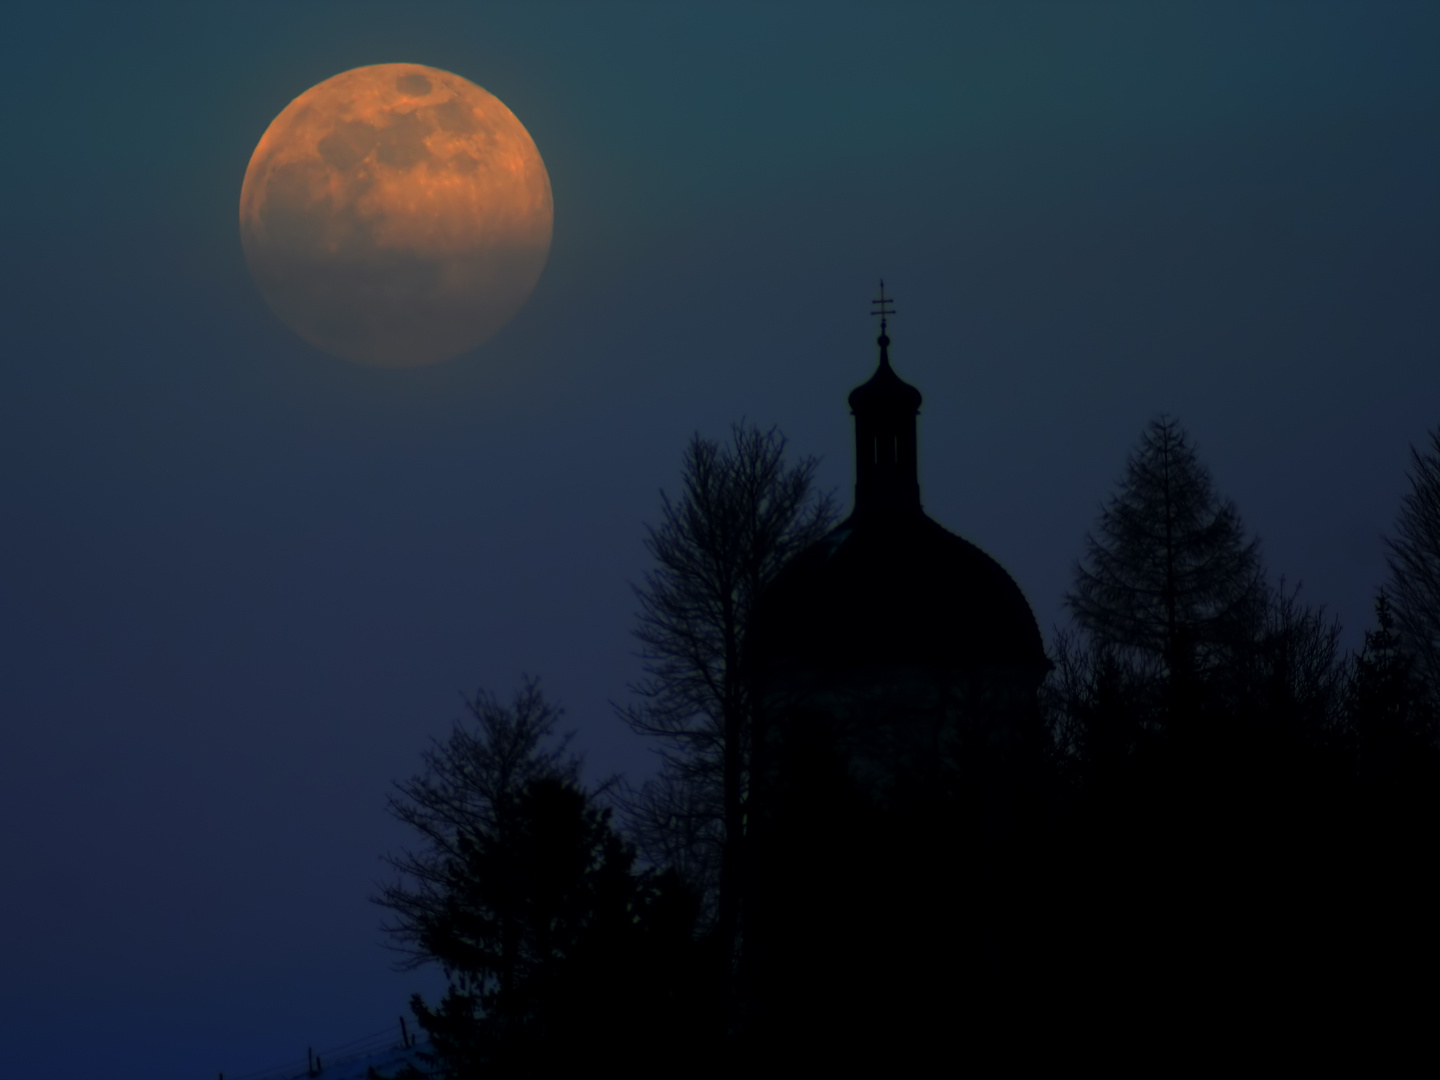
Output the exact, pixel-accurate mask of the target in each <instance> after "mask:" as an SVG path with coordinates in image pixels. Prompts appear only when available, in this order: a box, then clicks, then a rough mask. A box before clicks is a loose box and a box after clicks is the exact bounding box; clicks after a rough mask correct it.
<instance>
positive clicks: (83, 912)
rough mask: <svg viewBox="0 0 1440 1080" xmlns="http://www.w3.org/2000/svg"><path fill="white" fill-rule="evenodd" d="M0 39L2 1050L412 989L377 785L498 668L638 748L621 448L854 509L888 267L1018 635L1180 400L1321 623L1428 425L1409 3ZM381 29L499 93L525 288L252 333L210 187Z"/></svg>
mask: <svg viewBox="0 0 1440 1080" xmlns="http://www.w3.org/2000/svg"><path fill="white" fill-rule="evenodd" d="M4 42H5V43H4V45H3V46H0V49H3V59H4V71H5V75H4V80H5V93H4V94H3V96H0V110H3V113H4V117H3V120H4V122H3V130H4V132H5V138H4V144H3V146H4V149H3V150H0V154H3V155H4V167H3V169H0V195H3V197H0V207H3V210H0V242H3V248H0V250H3V259H0V275H3V289H0V296H3V298H4V299H3V302H0V350H3V352H0V355H3V357H4V360H3V373H4V383H3V387H0V498H3V507H4V527H3V531H0V554H3V557H4V572H3V574H0V644H3V660H0V723H3V734H4V744H5V749H4V751H3V752H0V840H3V850H4V851H5V853H6V863H7V868H6V870H5V871H4V874H5V879H4V880H5V886H4V888H3V890H0V926H4V927H5V931H4V933H5V935H6V940H5V942H4V948H3V954H4V957H5V960H4V969H3V970H4V978H3V980H0V1035H3V1042H4V1045H5V1053H4V1058H3V1061H4V1064H3V1066H0V1067H3V1069H4V1071H5V1072H6V1073H7V1075H8V1074H12V1073H13V1074H14V1075H22V1076H29V1075H42V1074H43V1075H66V1076H68V1075H75V1076H79V1075H98V1074H100V1073H101V1072H102V1071H103V1074H104V1075H107V1076H111V1077H130V1076H134V1077H146V1078H149V1080H171V1078H174V1080H182V1078H193V1077H207V1076H214V1075H215V1074H216V1072H217V1071H219V1070H224V1071H225V1073H226V1075H227V1076H238V1075H240V1074H243V1073H245V1072H248V1071H252V1070H255V1069H259V1068H262V1067H264V1066H267V1065H270V1064H275V1063H280V1062H284V1061H286V1060H289V1059H292V1058H294V1057H296V1056H303V1053H304V1049H305V1047H306V1046H307V1045H313V1046H315V1047H316V1048H324V1047H327V1046H330V1045H333V1044H337V1043H341V1042H344V1041H346V1040H347V1039H350V1038H353V1037H356V1036H358V1035H363V1034H366V1033H368V1032H370V1031H373V1030H376V1029H378V1028H380V1027H383V1026H384V1025H386V1024H388V1023H392V1022H393V1021H394V1018H395V1017H396V1016H397V1015H398V1014H399V1013H401V1012H402V1011H404V1009H405V1002H406V999H407V997H408V995H409V993H410V991H411V990H413V989H417V988H423V989H425V990H427V991H433V990H434V988H435V986H436V985H437V982H436V979H435V977H434V976H433V975H414V974H397V973H396V972H394V971H392V970H391V964H392V962H393V959H394V957H393V955H392V954H390V953H387V952H386V950H385V949H384V947H383V945H384V942H383V939H382V937H381V935H380V933H379V931H378V922H379V919H380V912H379V910H378V909H376V908H375V907H373V905H371V904H369V903H368V902H367V897H368V896H369V895H371V894H372V893H373V892H374V889H375V882H377V881H379V880H381V879H383V878H384V877H385V876H386V871H385V868H384V867H383V866H382V864H381V863H380V861H379V860H380V856H381V855H382V854H383V853H385V852H386V851H395V850H397V849H399V848H400V847H402V846H403V845H405V844H406V843H407V842H408V840H409V837H408V836H407V835H406V834H405V833H404V832H403V831H402V830H401V828H400V827H399V826H398V825H397V824H395V823H393V822H392V821H391V820H390V819H389V818H387V816H386V814H385V812H384V804H385V797H386V794H387V792H388V791H389V790H391V788H390V785H391V783H392V781H393V780H395V779H400V778H404V777H407V776H409V775H411V774H412V773H413V772H414V771H415V770H416V769H417V768H418V766H419V761H420V759H419V755H420V752H421V751H422V749H423V748H424V747H425V746H426V745H427V742H428V740H429V739H430V738H431V737H434V736H443V735H444V734H445V733H446V732H447V731H448V730H449V726H450V724H451V722H452V721H453V720H454V719H455V718H456V717H458V716H459V715H460V714H461V712H462V705H461V695H462V694H471V693H473V692H474V691H475V690H476V689H477V688H487V689H491V690H493V691H495V692H496V693H498V694H500V695H501V696H508V695H509V693H510V692H511V690H512V688H513V687H515V686H516V685H517V684H518V682H519V681H520V679H521V677H522V674H524V673H530V674H534V675H539V676H540V677H541V678H542V680H543V685H544V686H545V687H546V688H547V689H548V691H549V692H550V694H551V695H552V696H553V697H555V698H557V699H558V700H559V701H560V702H561V703H562V704H563V705H564V706H565V707H566V709H567V721H568V723H569V725H570V726H572V727H573V728H574V729H575V730H576V731H577V733H578V734H577V745H578V746H579V748H580V749H582V750H584V751H585V753H586V755H587V760H588V762H589V765H590V769H591V771H592V773H594V774H597V775H599V774H604V773H609V772H611V771H614V770H624V771H625V772H626V773H627V774H628V775H629V776H631V777H632V778H636V779H638V778H640V777H642V776H643V775H644V774H645V772H646V770H647V769H648V768H649V756H648V752H647V748H646V747H645V746H644V745H643V744H642V743H640V742H639V741H638V740H637V739H636V738H635V737H633V736H632V735H631V734H630V733H629V732H628V731H627V730H626V729H625V728H624V727H623V726H622V725H621V724H620V722H619V721H618V720H616V719H615V717H614V715H613V712H612V708H611V704H610V703H611V702H614V701H623V700H624V699H625V698H626V695H627V690H626V687H627V683H629V682H630V681H632V680H633V679H634V678H635V677H636V676H637V675H638V674H639V669H638V664H637V661H636V660H635V658H634V656H633V650H634V645H633V643H632V640H631V638H630V628H631V626H632V623H633V614H634V601H633V598H632V595H631V592H630V585H629V583H630V582H634V581H637V580H639V579H640V577H641V575H642V574H643V572H644V570H645V568H646V555H645V552H644V549H643V546H642V539H643V535H644V532H643V529H644V524H645V523H646V522H647V521H648V522H654V521H656V519H657V514H656V510H657V505H658V492H659V490H660V489H661V488H669V489H671V490H673V489H674V487H675V485H676V482H677V478H678V467H679V460H680V453H681V450H682V448H683V446H684V443H685V441H686V439H687V438H688V437H689V436H690V434H691V433H692V432H694V431H696V430H698V431H700V432H702V433H704V434H707V435H710V436H723V435H724V434H725V433H726V431H727V428H728V425H729V424H730V423H731V422H732V421H734V420H737V419H739V418H741V417H746V418H748V419H750V420H751V421H754V422H756V423H758V424H760V425H762V426H766V427H768V426H770V425H778V426H779V427H780V428H781V429H782V430H783V431H784V432H785V433H786V434H787V435H788V436H789V438H790V441H791V445H792V447H793V448H794V450H795V451H797V452H799V453H810V454H816V455H820V456H822V457H823V459H824V461H823V466H822V469H821V478H822V481H823V484H824V486H826V487H834V488H836V489H838V490H839V493H840V495H841V497H842V501H843V502H847V503H848V498H849V489H850V484H851V464H850V459H851V454H852V449H851V446H852V444H851V429H850V418H849V415H848V412H847V409H846V406H845V395H846V394H847V393H848V391H849V390H850V389H851V387H853V386H854V385H856V384H857V383H859V382H861V381H862V380H864V379H865V378H866V377H868V375H869V374H870V372H871V370H872V369H873V366H874V361H875V349H874V337H875V327H874V320H872V319H871V318H870V317H869V314H868V312H869V304H868V301H869V299H870V297H871V296H873V295H874V291H875V282H876V278H877V277H879V276H880V275H882V274H883V275H884V277H885V279H886V283H887V287H888V288H889V290H890V291H891V292H893V293H894V295H895V296H896V298H897V305H896V306H897V309H898V312H899V314H898V315H897V316H896V317H895V319H894V320H893V322H892V323H891V335H892V337H893V340H894V345H893V346H892V358H893V360H894V362H895V366H896V369H897V370H898V371H899V373H900V374H901V375H902V376H903V377H904V378H906V379H907V380H909V381H910V382H912V383H914V384H915V385H917V386H918V387H919V388H920V389H921V391H922V392H923V393H924V395H925V405H924V408H923V412H922V416H921V420H920V447H921V450H920V453H921V458H920V461H921V466H920V467H921V483H922V496H923V498H924V502H925V505H926V509H927V510H928V511H929V513H930V514H931V516H933V517H935V518H936V519H937V520H939V521H940V522H941V523H942V524H944V525H946V526H948V527H949V528H951V529H953V530H955V531H957V532H959V533H961V534H962V535H964V536H966V537H967V538H969V539H971V540H973V541H975V542H976V543H978V544H980V545H981V546H982V547H983V548H985V549H986V550H988V551H989V552H990V553H991V554H992V555H994V556H995V557H996V558H998V559H999V560H1000V562H1001V563H1003V564H1004V565H1005V566H1006V567H1007V568H1008V569H1009V570H1010V572H1011V573H1012V575H1013V576H1014V577H1015V578H1016V580H1017V581H1018V582H1019V584H1020V585H1021V587H1022V588H1023V589H1024V591H1025V593H1026V595H1027V596H1028V597H1029V599H1030V602H1031V604H1032V606H1033V607H1034V609H1035V612H1036V615H1037V617H1038V619H1039V621H1040V624H1041V626H1042V628H1044V629H1045V630H1046V632H1047V639H1048V637H1049V631H1050V628H1051V627H1052V626H1054V625H1055V624H1057V623H1058V622H1060V621H1062V619H1063V610H1062V607H1061V597H1062V595H1063V593H1064V591H1065V588H1066V586H1067V583H1068V580H1069V573H1070V567H1071V564H1072V562H1073V560H1074V559H1075V558H1076V557H1077V556H1078V555H1079V554H1080V552H1081V550H1082V544H1083V538H1084V536H1085V533H1086V531H1087V529H1088V528H1090V526H1091V525H1092V523H1093V521H1094V518H1095V514H1096V511H1097V509H1098V507H1099V505H1100V504H1101V502H1102V501H1103V500H1104V499H1105V498H1107V497H1108V496H1109V494H1110V493H1111V492H1112V491H1113V489H1114V485H1115V482H1116V480H1117V479H1118V478H1119V476H1120V475H1121V473H1122V471H1123V468H1124V461H1125V457H1126V455H1127V453H1128V452H1129V451H1130V449H1131V448H1132V447H1133V445H1134V444H1135V442H1136V440H1137V438H1138V436H1139V434H1140V432H1141V430H1142V429H1143V427H1144V426H1145V425H1146V423H1147V422H1148V421H1149V420H1150V419H1152V418H1153V417H1155V416H1157V415H1159V414H1160V413H1162V412H1168V413H1170V414H1172V415H1174V416H1176V417H1178V418H1179V419H1180V421H1181V422H1182V424H1183V425H1184V426H1185V427H1186V429H1187V430H1188V431H1189V433H1190V435H1191V436H1192V438H1193V440H1194V442H1195V443H1196V445H1197V446H1198V448H1199V452H1200V455H1201V457H1202V459H1203V460H1204V461H1205V462H1206V463H1207V464H1208V465H1209V467H1210V468H1211V471H1212V473H1213V475H1214V478H1215V481H1216V484H1217V486H1218V488H1219V489H1220V491H1221V492H1222V493H1223V494H1225V495H1227V496H1229V497H1231V498H1233V499H1234V500H1235V501H1236V503H1237V504H1238V506H1239V509H1240V512H1241V515H1242V517H1243V520H1244V522H1245V524H1246V526H1247V527H1248V528H1249V529H1251V530H1252V531H1254V532H1255V533H1257V534H1258V535H1259V536H1260V537H1261V540H1262V544H1263V550H1264V552H1265V556H1266V560H1267V563H1268V566H1269V569H1270V572H1271V575H1272V577H1273V578H1275V579H1277V580H1278V578H1279V577H1280V575H1282V574H1283V575H1285V576H1286V578H1287V580H1289V581H1290V582H1292V583H1293V582H1296V581H1303V583H1304V593H1303V595H1304V596H1305V597H1308V598H1309V600H1310V601H1311V602H1312V603H1317V604H1318V603H1323V604H1325V605H1326V607H1327V609H1328V610H1329V611H1332V612H1334V613H1336V614H1338V615H1339V616H1340V618H1341V619H1342V620H1343V623H1344V626H1345V641H1346V643H1347V645H1354V644H1357V643H1358V641H1359V638H1360V635H1361V634H1362V633H1363V631H1364V630H1365V629H1366V627H1367V626H1368V625H1369V619H1370V607H1371V602H1372V598H1373V595H1374V590H1375V588H1376V587H1377V586H1378V585H1380V584H1381V583H1382V581H1383V580H1384V576H1385V568H1384V548H1383V544H1382V540H1381V537H1382V535H1383V534H1384V533H1385V532H1386V531H1387V530H1388V529H1389V528H1390V526H1391V523H1392V522H1393V520H1394V515H1395V512H1396V509H1397V507H1398V505H1399V499H1400V497H1401V495H1402V493H1403V491H1404V490H1405V487H1406V479H1405V471H1406V465H1407V456H1408V453H1409V450H1408V448H1409V446H1410V445H1411V444H1412V443H1420V442H1421V441H1422V440H1424V439H1425V438H1426V432H1427V429H1429V428H1430V427H1432V426H1434V425H1437V424H1440V368H1437V359H1440V348H1437V346H1440V319H1437V311H1440V205H1437V194H1440V138H1437V134H1440V64H1436V62H1435V57H1436V56H1440V7H1437V6H1436V5H1434V4H1431V3H1413V4H1387V3H1377V2H1367V3H1363V4H1362V3H1359V2H1355V3H1349V4H1328V3H1322V2H1319V0H1307V2H1306V3H1303V4H1302V3H1296V2H1286V3H1276V4H1265V3H1255V2H1247V3H1243V4H1241V3H1237V4H1225V3H1217V2H1216V0H1206V2H1204V3H1196V4H1190V5H1180V4H1165V5H1161V4H1155V3H1152V2H1143V3H1135V4H1126V5H1119V4H1101V3H1088V4H1073V3H1053V4H1032V5H1027V4H1023V3H1018V2H1009V3H1004V4H1001V3H984V4H979V3H977V4H969V5H962V4H956V3H947V4H937V5H935V6H933V7H932V6H921V5H913V6H903V5H901V6H891V7H877V6H876V5H874V4H863V5H862V4H845V3H839V2H829V3H825V4H816V5H807V6H802V5H798V4H796V5H774V4H768V3H767V4H755V5H753V6H746V5H743V4H739V3H734V2H730V3H725V4H716V5H714V6H711V7H709V8H707V7H705V6H703V5H700V4H698V3H687V4H673V5H663V4H646V5H638V6H628V7H627V6H624V5H621V4H617V3H613V2H611V3H605V4H596V3H590V2H585V3H577V4H573V5H564V4H545V3H526V4H506V5H485V4H476V3H468V4H458V3H423V2H417V3H411V4H406V5H395V4H374V3H369V4H367V3H354V2H352V3H345V4H338V3H323V2H314V3H306V4H303V5H300V4H256V3H250V4H245V5H218V4H203V5H199V4H186V5H175V6H173V7H172V6H165V5H160V4H146V5H139V6H138V7H137V6H136V5H116V4H98V3H97V4H90V5H76V4H69V5H66V4H51V5H44V6H43V8H42V7H41V6H40V5H34V6H32V8H31V9H30V10H29V11H28V12H25V13H22V14H19V15H18V16H17V15H16V14H15V13H11V14H10V15H9V16H8V18H7V26H6V33H5V36H4ZM390 61H411V62H416V63H423V64H428V65H432V66H436V67H440V68H445V69H448V70H451V71H455V72H457V73H459V74H461V75H464V76H465V77H466V78H468V79H470V80H472V81H474V82H476V83H479V84H480V85H481V86H484V87H485V88H486V89H488V90H490V91H491V92H492V93H494V94H496V95H497V96H499V97H500V98H501V100H503V101H504V102H505V103H506V104H507V105H508V106H509V107H510V108H511V109H512V110H513V111H514V112H515V113H516V114H517V115H518V116H519V117H520V119H521V121H522V122H523V123H524V124H525V125H526V126H527V128H528V129H529V131H530V133H531V135H532V136H533V137H534V139H535V141H536V143H537V145H538V146H539V148H540V151H541V153H542V154H543V155H544V157H545V161H546V164H547V166H548V168H549V171H550V178H551V182H552V185H553V189H554V197H555V241H554V247H553V249H552V252H551V256H550V263H549V266H548V268H547V269H546V271H545V275H544V277H543V278H542V279H541V282H540V285H539V287H538V289H537V291H536V293H535V295H534V297H533V298H532V300H531V302H530V304H529V306H528V307H527V308H526V309H525V310H524V311H523V312H522V314H521V315H520V316H519V317H518V318H517V319H516V321H515V322H514V323H512V324H511V325H510V326H509V327H508V328H507V329H506V330H505V331H503V332H502V333H501V334H500V335H499V336H498V337H497V338H495V339H494V340H493V341H492V342H490V343H489V344H487V345H486V346H484V347H483V348H482V349H480V350H478V351H476V352H475V353H473V354H470V355H467V356H464V357H461V358H459V359H457V360H454V361H452V362H450V363H448V364H445V365H441V366H439V367H435V368H431V369H425V370H418V371H383V370H375V369H367V368H361V367H357V366H353V365H350V364H347V363H345V362H343V361H340V360H336V359H333V358H331V357H328V356H325V355H323V354H321V353H318V352H316V351H315V350H313V349H312V348H310V347H309V346H307V345H306V344H304V343H303V342H302V341H300V340H299V339H298V338H297V337H295V336H294V335H293V334H292V333H290V332H289V331H288V330H287V329H286V328H285V327H284V326H283V325H282V324H280V323H279V322H278V320H277V319H276V318H275V317H274V316H273V315H272V314H271V313H270V311H269V310H268V308H266V306H265V304H264V302H263V301H262V300H261V298H260V296H259V295H258V293H257V292H256V290H255V288H254V287H253V285H252V284H251V282H250V280H249V278H248V276H247V272H246V268H245V264H244V260H243V257H242V254H241V250H240V243H239V237H238V231H237V220H236V219H237V201H238V197H239V191H240V182H241V179H242V178H243V176H244V172H245V166H246V163H247V162H248V160H249V156H250V153H251V151H252V150H253V148H254V146H255V143H256V142H257V141H258V140H259V138H260V135H261V134H262V133H263V132H264V130H265V128H266V126H267V125H268V124H269V123H270V121H271V120H272V119H273V118H274V116H275V115H276V114H277V113H278V112H279V111H280V110H281V109H282V108H284V106H285V105H286V104H287V103H288V102H289V101H290V100H291V99H292V98H293V97H295V96H296V95H298V94H299V93H301V92H302V91H304V90H305V89H306V88H308V87H310V86H312V85H314V84H315V83H317V82H319V81H321V80H323V79H325V78H327V77H329V76H331V75H333V74H335V73H337V72H339V71H342V70H345V69H347V68H351V67H355V66H359V65H363V64H373V63H382V62H390ZM1057 903H1063V898H1057Z"/></svg>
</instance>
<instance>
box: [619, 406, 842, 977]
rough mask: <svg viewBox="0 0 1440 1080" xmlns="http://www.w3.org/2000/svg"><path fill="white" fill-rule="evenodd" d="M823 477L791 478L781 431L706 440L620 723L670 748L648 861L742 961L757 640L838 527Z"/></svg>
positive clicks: (693, 466) (652, 793)
mask: <svg viewBox="0 0 1440 1080" xmlns="http://www.w3.org/2000/svg"><path fill="white" fill-rule="evenodd" d="M817 464H818V462H817V461H816V459H814V458H810V457H807V458H804V459H802V460H801V461H800V462H799V463H798V464H797V465H795V466H793V467H791V466H788V465H787V464H786V462H785V440H784V438H783V437H782V436H781V435H780V434H779V433H778V432H776V431H774V430H771V431H768V432H762V431H760V430H758V429H757V428H755V427H753V426H749V425H746V424H743V423H742V424H737V425H736V426H735V427H734V428H733V429H732V431H731V438H730V442H729V444H728V445H722V444H720V443H718V442H714V441H711V440H708V439H704V438H701V437H700V436H699V435H698V434H697V435H696V436H695V437H694V438H692V439H691V441H690V444H689V445H688V446H687V447H686V449H685V454H684V459H683V466H682V479H681V484H682V489H681V494H680V497H679V498H678V499H676V500H674V501H672V500H671V499H670V497H669V496H668V495H666V494H665V493H664V492H662V493H661V521H660V525H659V526H658V527H656V528H651V529H649V534H648V536H647V538H646V541H645V543H646V547H647V548H648V549H649V551H650V553H651V555H653V556H654V559H655V565H654V569H652V570H651V571H650V572H649V573H647V574H646V576H645V581H644V583H643V584H642V585H639V586H637V587H636V588H635V595H636V597H637V599H638V600H639V603H640V611H639V625H638V627H637V628H636V631H635V634H636V637H637V638H639V640H640V644H641V656H642V658H643V659H644V662H645V671H646V678H645V679H644V680H643V681H641V682H640V683H638V684H637V685H636V686H634V687H632V689H633V690H635V691H636V692H637V694H638V695H639V699H640V700H639V702H638V703H637V704H635V705H632V706H629V707H626V708H622V709H621V710H620V712H621V714H622V715H623V717H624V718H625V720H626V721H627V722H628V723H629V724H630V726H631V727H632V728H633V729H634V730H635V731H637V732H639V733H641V734H643V735H648V736H654V737H656V738H659V739H661V740H662V741H663V746H662V749H661V751H660V752H661V755H662V759H663V760H662V771H661V776H660V778H659V779H658V780H656V781H652V783H651V784H650V785H649V786H648V787H647V789H646V790H645V791H644V792H643V793H642V794H641V796H640V798H639V799H637V800H635V802H634V804H633V806H632V811H633V812H632V820H633V822H634V827H635V829H636V833H637V837H638V838H639V839H640V841H641V843H642V845H643V846H644V848H645V849H646V853H647V855H649V856H650V857H651V858H652V859H656V860H657V861H658V860H660V859H664V860H665V861H667V862H669V863H670V864H672V865H677V866H680V867H684V868H685V869H686V870H688V872H689V874H690V877H691V879H692V881H693V882H694V883H695V884H697V885H700V886H702V887H705V888H707V889H708V890H709V892H710V895H709V897H707V900H708V902H709V904H710V905H711V912H712V917H713V918H714V920H715V924H716V929H717V930H718V931H719V933H720V934H721V936H722V939H723V940H725V941H726V942H727V943H728V947H729V948H730V949H731V950H732V952H731V956H732V960H733V959H734V952H733V950H734V948H735V946H736V941H737V928H738V926H739V897H740V889H741V886H740V878H741V875H742V873H743V865H744V853H743V847H744V837H745V813H746V802H747V796H748V785H749V766H750V746H751V734H752V725H753V722H754V717H755V702H754V701H753V700H752V699H751V688H750V681H749V678H748V673H747V671H746V668H745V664H746V658H745V634H746V629H747V625H748V622H749V618H750V613H751V610H752V607H753V605H754V603H755V599H756V597H757V596H758V595H759V594H760V592H761V590H762V589H763V588H764V587H765V586H766V585H767V584H768V583H769V582H770V580H771V579H772V578H773V577H774V576H775V574H776V573H777V572H778V571H779V569H780V568H781V567H782V566H783V565H784V564H785V563H786V562H787V561H788V560H789V559H790V558H791V557H792V556H793V555H795V554H796V553H797V552H799V551H800V550H801V549H803V548H805V547H806V546H808V545H809V544H811V543H813V542H814V541H815V540H817V539H819V538H820V536H821V535H823V534H824V532H825V530H826V529H827V528H828V527H829V525H830V523H831V521H832V519H833V517H834V511H833V507H832V503H831V500H830V498H829V497H828V496H825V495H819V494H817V493H816V492H815V490H814V485H813V480H814V474H815V469H816V467H817Z"/></svg>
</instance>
